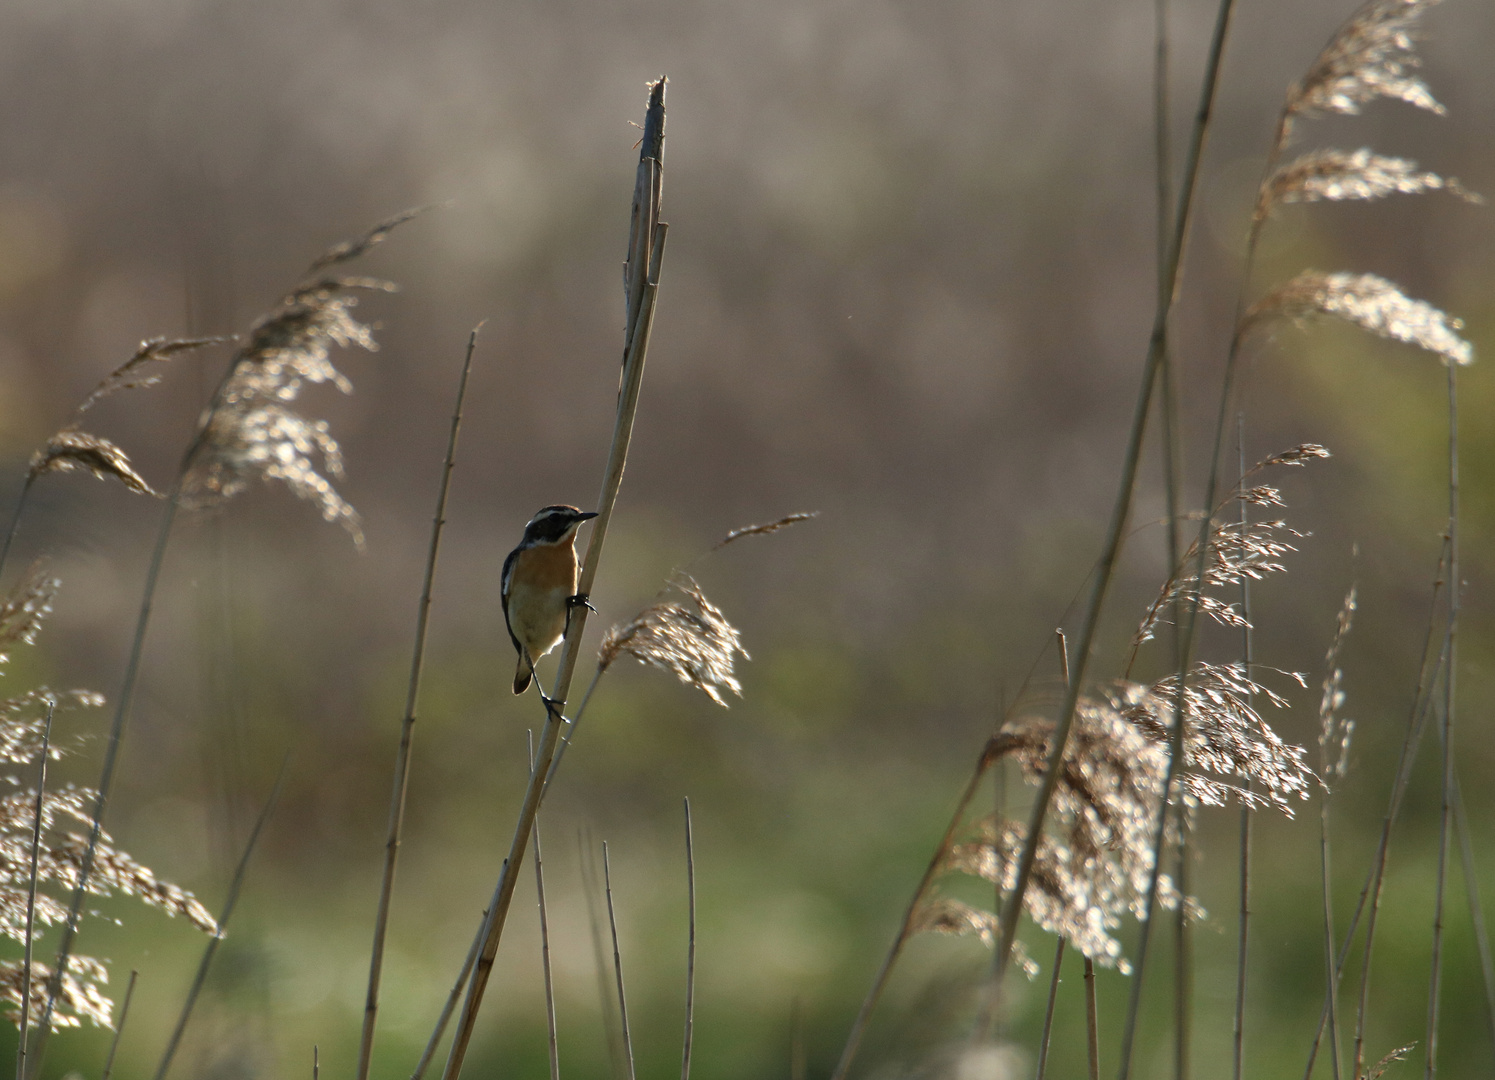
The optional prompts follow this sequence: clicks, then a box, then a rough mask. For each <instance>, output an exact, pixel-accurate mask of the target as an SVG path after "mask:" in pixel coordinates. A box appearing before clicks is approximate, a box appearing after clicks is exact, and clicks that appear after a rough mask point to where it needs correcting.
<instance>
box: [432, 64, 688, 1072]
mask: <svg viewBox="0 0 1495 1080" xmlns="http://www.w3.org/2000/svg"><path fill="white" fill-rule="evenodd" d="M664 96H665V80H664V79H663V78H661V79H659V80H658V81H657V82H655V83H653V84H652V85H651V86H650V89H649V105H648V109H647V111H646V113H645V116H644V134H643V139H642V140H641V142H642V146H641V149H640V151H639V166H638V172H637V176H636V179H635V183H634V197H633V208H632V214H631V218H632V220H631V226H630V233H629V243H628V261H627V262H626V263H625V267H624V281H625V283H626V304H627V311H628V319H627V323H626V327H625V348H624V354H623V371H622V375H621V382H620V384H619V392H618V414H617V422H616V425H615V427H614V429H613V442H612V450H611V452H610V453H609V455H608V463H607V469H606V471H605V473H604V477H603V483H602V493H601V495H600V497H599V498H598V501H597V517H596V519H595V520H594V521H593V522H592V534H591V539H590V541H589V542H588V544H587V552H586V557H585V559H584V560H583V561H582V566H581V575H580V579H579V581H578V583H577V590H578V592H580V593H581V594H583V595H589V594H590V593H591V591H592V586H593V583H594V582H595V581H596V579H597V569H598V566H599V564H600V560H601V557H602V546H603V543H604V542H605V540H606V538H607V528H608V524H609V523H610V522H611V520H612V513H613V508H614V507H615V505H616V504H617V499H618V491H619V489H620V488H621V486H622V483H623V468H624V466H625V464H626V463H627V460H628V446H629V443H630V441H631V439H632V437H633V422H634V417H635V416H636V415H637V412H638V399H639V390H640V387H641V386H642V383H643V374H644V359H645V356H646V355H647V352H648V344H649V332H650V329H651V328H652V326H653V321H654V299H655V296H656V294H657V292H658V289H659V270H660V264H661V262H662V260H663V257H664V245H665V234H666V229H667V226H666V225H665V223H664V222H662V221H660V220H659V213H660V196H661V192H662V185H663V180H664V174H663V171H662V169H663V165H662V163H663V160H664ZM586 622H587V611H586V608H585V607H578V608H576V609H575V611H574V614H573V617H572V618H571V620H570V624H569V625H568V626H567V629H566V637H565V640H564V642H563V644H562V651H561V659H560V667H559V669H558V671H557V673H556V678H555V684H554V686H553V687H552V690H551V701H553V702H554V704H553V705H552V704H547V705H546V720H545V729H544V733H543V734H542V736H541V738H540V749H539V752H538V754H537V755H536V764H535V768H534V770H533V771H532V774H531V776H530V781H529V786H528V788H527V790H526V791H525V797H524V803H523V805H522V806H521V808H520V811H519V820H518V822H517V824H516V825H515V828H514V836H513V839H512V841H511V842H510V846H509V857H508V859H507V860H506V861H505V863H504V870H503V872H502V873H501V874H500V876H499V885H498V893H497V896H496V897H495V899H494V903H493V907H492V909H491V910H490V911H489V914H488V918H487V920H486V922H485V925H484V928H483V948H482V950H481V951H480V952H479V955H478V960H477V964H476V965H475V966H474V968H473V973H472V978H471V980H470V982H469V984H468V989H467V999H466V1001H465V1002H464V1003H463V1007H462V1016H461V1018H460V1020H459V1022H458V1025H457V1030H456V1034H455V1035H454V1036H453V1038H452V1046H451V1051H450V1053H449V1054H448V1056H447V1063H446V1070H445V1072H444V1074H443V1077H444V1080H457V1077H458V1076H459V1075H461V1072H462V1063H463V1061H464V1060H465V1058H466V1056H467V1048H468V1045H469V1044H470V1043H471V1041H472V1033H473V1028H474V1025H475V1024H476V1022H477V1013H478V1010H479V1008H481V1006H482V1003H483V993H484V991H485V990H486V988H487V985H488V977H489V975H490V973H491V972H492V969H493V961H494V957H495V956H497V954H498V943H499V939H500V938H501V937H502V935H503V929H504V924H505V922H506V921H507V919H508V914H509V905H510V903H511V902H512V900H513V897H514V887H515V885H516V884H517V877H518V868H519V866H520V865H521V864H522V862H523V859H524V853H525V849H526V847H528V845H529V835H530V830H531V828H532V827H533V825H534V821H535V815H536V814H537V813H538V812H539V809H540V800H541V797H542V795H543V793H544V789H545V779H546V777H547V776H548V775H549V772H550V764H551V760H552V759H553V758H554V756H555V751H556V743H557V741H558V740H559V738H560V733H561V728H562V725H563V722H564V716H563V713H564V709H565V702H566V698H567V696H568V695H569V694H570V692H571V680H572V678H573V677H574V675H575V672H576V664H577V661H578V659H579V658H580V655H581V639H582V635H583V634H584V633H585V631H586Z"/></svg>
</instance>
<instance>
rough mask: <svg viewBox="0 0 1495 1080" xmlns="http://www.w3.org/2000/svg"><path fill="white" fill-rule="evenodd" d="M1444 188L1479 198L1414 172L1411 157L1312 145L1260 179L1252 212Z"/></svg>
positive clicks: (1445, 179) (1452, 184) (1453, 183)
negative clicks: (1293, 204)
mask: <svg viewBox="0 0 1495 1080" xmlns="http://www.w3.org/2000/svg"><path fill="white" fill-rule="evenodd" d="M1424 191H1447V192H1448V193H1449V194H1451V195H1457V196H1458V197H1459V198H1461V199H1465V200H1467V201H1470V202H1479V201H1481V200H1480V198H1479V196H1478V195H1475V194H1474V193H1473V192H1471V191H1468V190H1467V189H1465V188H1464V186H1463V185H1462V184H1460V183H1459V182H1458V181H1457V180H1455V179H1453V178H1452V177H1444V176H1439V175H1438V174H1437V173H1433V172H1419V171H1418V169H1417V162H1415V161H1411V160H1409V159H1407V158H1395V157H1383V156H1382V155H1380V154H1374V153H1372V152H1371V151H1370V150H1368V149H1360V150H1356V151H1355V152H1354V153H1347V152H1346V151H1344V150H1314V151H1313V152H1311V153H1308V154H1304V155H1303V156H1302V157H1300V158H1298V159H1297V160H1296V161H1294V162H1292V163H1291V164H1288V165H1284V166H1283V167H1282V168H1281V169H1278V170H1277V172H1275V173H1274V174H1273V175H1272V176H1271V177H1270V178H1268V180H1267V182H1266V183H1265V184H1263V185H1262V189H1261V196H1260V199H1259V201H1258V203H1257V208H1256V214H1257V217H1258V218H1263V217H1265V216H1266V215H1267V214H1268V213H1269V212H1270V210H1271V208H1272V206H1274V205H1276V204H1277V203H1280V202H1305V203H1307V202H1338V201H1342V200H1346V199H1384V198H1386V197H1387V196H1388V195H1396V194H1401V195H1417V194H1420V193H1422V192H1424Z"/></svg>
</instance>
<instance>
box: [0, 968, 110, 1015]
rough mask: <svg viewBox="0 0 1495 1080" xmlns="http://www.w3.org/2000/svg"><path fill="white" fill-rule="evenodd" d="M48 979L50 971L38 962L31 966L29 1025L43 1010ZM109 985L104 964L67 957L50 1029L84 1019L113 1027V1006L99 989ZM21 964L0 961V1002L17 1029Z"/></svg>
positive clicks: (50, 974) (21, 975) (23, 973)
mask: <svg viewBox="0 0 1495 1080" xmlns="http://www.w3.org/2000/svg"><path fill="white" fill-rule="evenodd" d="M51 978H52V968H50V967H49V966H47V965H46V964H43V963H41V962H40V961H35V960H33V961H32V963H31V1000H30V1003H29V1010H28V1011H29V1012H30V1014H31V1015H30V1016H29V1017H28V1019H27V1023H28V1024H29V1025H33V1026H34V1025H37V1024H40V1023H41V1021H42V1016H43V1015H44V1013H45V1010H46V1003H47V994H46V993H45V992H41V993H38V991H39V990H44V988H45V987H46V985H47V981H48V980H49V979H51ZM108 982H109V972H108V971H107V970H106V969H105V967H104V965H103V964H101V963H99V961H97V960H95V959H94V958H93V957H91V956H77V955H74V956H72V957H70V958H69V960H68V964H67V974H65V975H64V976H63V978H62V985H61V986H60V987H59V988H58V993H57V1000H56V1002H55V1003H54V1004H53V1009H52V1020H51V1026H52V1030H54V1031H56V1030H58V1029H59V1028H72V1027H79V1026H80V1025H81V1024H82V1022H83V1021H84V1020H88V1021H89V1022H91V1023H92V1024H93V1025H94V1026H95V1027H113V1026H114V1025H113V1013H114V1003H113V1002H111V1001H110V1000H109V999H108V998H107V997H105V996H104V994H103V991H101V990H100V989H99V987H100V986H103V985H105V984H107V983H108ZM24 983H25V963H24V961H21V960H0V1002H4V1003H5V1004H6V1005H7V1006H9V1011H10V1014H11V1019H12V1020H13V1021H14V1022H15V1023H16V1026H17V1027H19V1026H20V1013H21V1000H22V997H23V995H24V989H23V986H24Z"/></svg>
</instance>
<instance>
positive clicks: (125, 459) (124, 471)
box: [31, 429, 157, 495]
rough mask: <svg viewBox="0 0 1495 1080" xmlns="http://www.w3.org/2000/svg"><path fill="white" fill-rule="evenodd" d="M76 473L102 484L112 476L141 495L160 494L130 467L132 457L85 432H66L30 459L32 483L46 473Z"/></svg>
mask: <svg viewBox="0 0 1495 1080" xmlns="http://www.w3.org/2000/svg"><path fill="white" fill-rule="evenodd" d="M75 469H81V470H83V471H84V472H90V473H93V475H94V476H96V477H98V478H99V479H100V480H105V479H108V478H109V477H111V476H112V477H114V478H115V479H116V480H118V481H119V482H120V483H122V484H124V485H125V487H127V488H129V489H130V490H131V491H138V492H139V493H140V494H142V495H155V494H157V492H156V491H154V490H153V489H152V488H151V486H150V484H148V483H146V482H145V477H143V476H141V475H140V474H139V473H137V472H136V471H135V470H134V468H132V467H131V465H130V459H129V456H128V455H126V454H125V452H124V451H123V450H121V449H120V448H119V447H118V446H116V445H115V444H114V443H112V442H110V441H109V440H108V439H101V438H99V437H98V436H97V435H90V434H88V433H87V432H85V431H73V430H68V429H63V430H62V431H59V432H58V433H57V434H55V435H53V436H52V437H51V438H50V439H48V440H47V443H46V445H45V446H43V447H42V448H41V449H40V450H38V451H37V452H36V453H35V454H33V455H32V456H31V478H32V479H35V478H36V477H38V476H41V475H42V474H43V473H49V472H72V471H74V470H75Z"/></svg>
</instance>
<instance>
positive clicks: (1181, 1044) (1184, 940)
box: [1173, 799, 1194, 1080]
mask: <svg viewBox="0 0 1495 1080" xmlns="http://www.w3.org/2000/svg"><path fill="white" fill-rule="evenodd" d="M1184 813H1185V807H1184V804H1183V800H1182V799H1180V800H1179V804H1178V834H1179V844H1178V880H1177V881H1176V882H1175V883H1174V884H1176V885H1177V886H1178V893H1179V896H1180V897H1185V896H1188V895H1189V847H1188V844H1187V843H1186V842H1185V840H1184V838H1185V837H1186V836H1187V835H1188V834H1187V833H1186V832H1185V830H1186V829H1187V828H1188V822H1186V821H1185V820H1184ZM1173 919H1174V921H1173V942H1174V952H1173V1074H1174V1075H1175V1076H1176V1077H1178V1080H1187V1077H1188V1075H1189V1047H1190V1044H1191V1042H1192V1040H1191V1038H1190V1037H1191V1035H1192V1034H1193V1031H1192V1028H1191V1021H1192V1015H1191V1011H1190V1005H1191V1003H1192V1002H1193V992H1194V986H1193V982H1194V980H1193V953H1192V942H1191V941H1190V940H1189V914H1188V905H1187V904H1185V903H1183V902H1182V901H1180V903H1179V905H1178V910H1177V911H1175V912H1174V913H1173Z"/></svg>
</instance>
